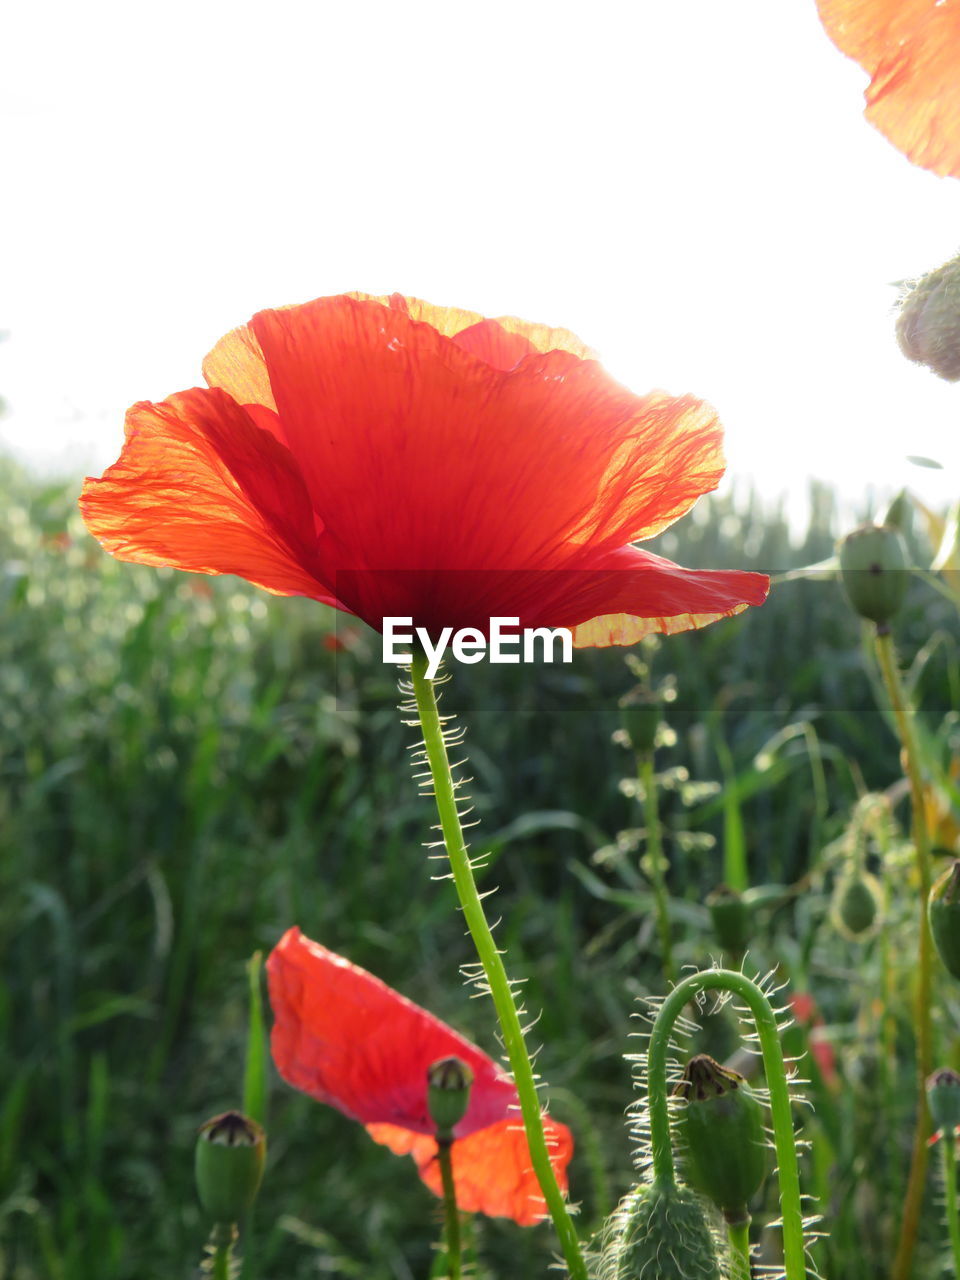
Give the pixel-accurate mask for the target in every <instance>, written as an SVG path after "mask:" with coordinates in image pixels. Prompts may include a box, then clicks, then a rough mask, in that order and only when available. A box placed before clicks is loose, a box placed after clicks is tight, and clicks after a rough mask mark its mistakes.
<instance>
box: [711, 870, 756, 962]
mask: <svg viewBox="0 0 960 1280" xmlns="http://www.w3.org/2000/svg"><path fill="white" fill-rule="evenodd" d="M707 910H708V911H709V912H710V920H711V922H712V924H713V931H714V933H715V934H716V935H717V941H718V942H719V943H720V945H721V947H723V949H724V951H731V952H733V953H734V954H735V955H738V956H739V955H743V953H744V951H746V949H747V946H748V944H749V942H750V937H751V934H752V925H753V913H752V912H751V910H750V907H749V906H748V905H747V903H746V902H744V900H743V895H742V894H741V893H738V892H737V890H736V889H731V888H730V886H729V885H726V884H721V885H718V886H717V888H716V889H714V890H713V891H712V893H708V894H707Z"/></svg>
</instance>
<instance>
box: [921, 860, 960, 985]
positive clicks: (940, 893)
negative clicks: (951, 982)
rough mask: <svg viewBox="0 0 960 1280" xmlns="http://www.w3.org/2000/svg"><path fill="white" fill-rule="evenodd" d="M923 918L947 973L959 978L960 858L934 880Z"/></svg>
mask: <svg viewBox="0 0 960 1280" xmlns="http://www.w3.org/2000/svg"><path fill="white" fill-rule="evenodd" d="M927 917H928V919H929V921H930V932H931V934H932V935H933V945H934V946H935V947H936V948H937V954H938V955H939V956H940V959H941V960H942V961H943V963H944V966H945V967H946V969H947V972H948V973H951V974H953V976H954V977H955V978H960V861H957V862H955V863H954V864H953V866H951V867H948V868H947V870H946V871H944V873H943V875H942V876H940V877H939V878H938V879H937V880H936V881H935V882H934V885H933V888H932V889H931V890H930V897H929V899H928V900H927Z"/></svg>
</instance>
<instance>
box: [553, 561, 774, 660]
mask: <svg viewBox="0 0 960 1280" xmlns="http://www.w3.org/2000/svg"><path fill="white" fill-rule="evenodd" d="M608 564H609V565H610V566H611V567H610V568H609V569H608V570H607V571H606V572H600V571H598V572H596V573H594V574H591V575H589V576H587V575H585V576H586V577H587V583H586V584H585V585H586V586H587V588H588V590H589V593H590V596H591V597H592V601H593V603H592V604H590V605H589V608H590V609H591V610H593V609H594V608H595V607H596V606H600V608H597V611H596V613H595V615H594V616H593V617H590V618H588V619H587V620H586V621H580V622H575V623H573V624H572V629H573V643H574V645H575V646H576V647H577V648H578V649H581V648H591V647H596V648H605V647H606V646H608V645H631V644H636V643H637V641H638V640H641V639H642V638H643V637H644V636H646V635H650V634H652V633H659V634H661V635H668V636H672V635H676V634H677V633H678V632H680V631H689V630H691V629H695V628H699V627H704V626H707V625H708V624H709V623H711V622H715V621H717V620H718V619H719V618H729V617H732V616H733V615H735V614H738V613H742V612H743V610H744V609H746V608H748V606H750V605H759V604H763V602H764V600H765V599H766V598H767V593H768V591H769V589H770V580H769V579H768V578H767V576H766V575H765V574H762V573H745V572H742V571H740V570H734V569H715V570H704V569H684V568H683V567H682V566H681V565H678V564H674V563H673V562H672V561H670V560H667V559H665V558H664V557H663V556H658V555H654V554H653V552H651V551H645V550H643V549H642V548H640V547H624V548H622V549H621V550H619V551H617V552H615V553H614V554H613V555H611V556H609V557H608ZM586 595H587V593H586V592H584V597H585V598H584V599H583V602H582V603H580V602H578V603H579V607H580V610H581V612H582V611H583V609H584V608H586V607H587V606H588V603H589V602H588V599H587V598H586ZM567 625H570V624H567Z"/></svg>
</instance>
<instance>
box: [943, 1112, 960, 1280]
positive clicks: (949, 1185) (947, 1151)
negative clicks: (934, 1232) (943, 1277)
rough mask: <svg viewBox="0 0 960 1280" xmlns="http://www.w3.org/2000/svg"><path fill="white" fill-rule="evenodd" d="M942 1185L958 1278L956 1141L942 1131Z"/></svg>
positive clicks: (959, 1277)
mask: <svg viewBox="0 0 960 1280" xmlns="http://www.w3.org/2000/svg"><path fill="white" fill-rule="evenodd" d="M940 1147H941V1154H942V1159H943V1185H944V1187H945V1188H946V1209H947V1231H948V1232H949V1233H950V1252H951V1254H952V1255H953V1274H954V1277H955V1280H960V1205H958V1204H957V1141H956V1138H955V1137H954V1135H953V1134H952V1133H946V1132H944V1133H942V1134H941V1137H940Z"/></svg>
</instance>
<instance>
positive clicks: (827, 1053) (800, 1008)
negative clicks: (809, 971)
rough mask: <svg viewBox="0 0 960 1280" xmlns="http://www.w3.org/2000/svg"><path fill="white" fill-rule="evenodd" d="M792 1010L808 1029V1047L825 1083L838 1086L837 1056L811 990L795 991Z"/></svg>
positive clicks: (795, 1016)
mask: <svg viewBox="0 0 960 1280" xmlns="http://www.w3.org/2000/svg"><path fill="white" fill-rule="evenodd" d="M790 1010H791V1012H792V1013H793V1016H794V1018H795V1019H796V1020H797V1023H798V1024H799V1025H800V1026H801V1027H803V1029H804V1030H805V1031H806V1034H807V1048H808V1049H809V1051H810V1056H811V1057H812V1058H813V1060H814V1062H815V1063H816V1064H817V1068H818V1069H819V1071H820V1075H821V1076H822V1078H823V1082H824V1084H825V1085H827V1087H828V1088H831V1089H836V1088H838V1087H839V1084H840V1076H839V1074H838V1073H837V1058H836V1054H835V1053H834V1051H833V1045H832V1044H831V1043H830V1040H829V1039H828V1037H827V1035H826V1027H825V1024H824V1021H823V1018H822V1017H821V1016H820V1010H819V1009H818V1008H817V1002H816V1001H815V1000H814V998H813V996H812V995H811V994H810V992H809V991H794V992H792V993H791V995H790Z"/></svg>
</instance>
